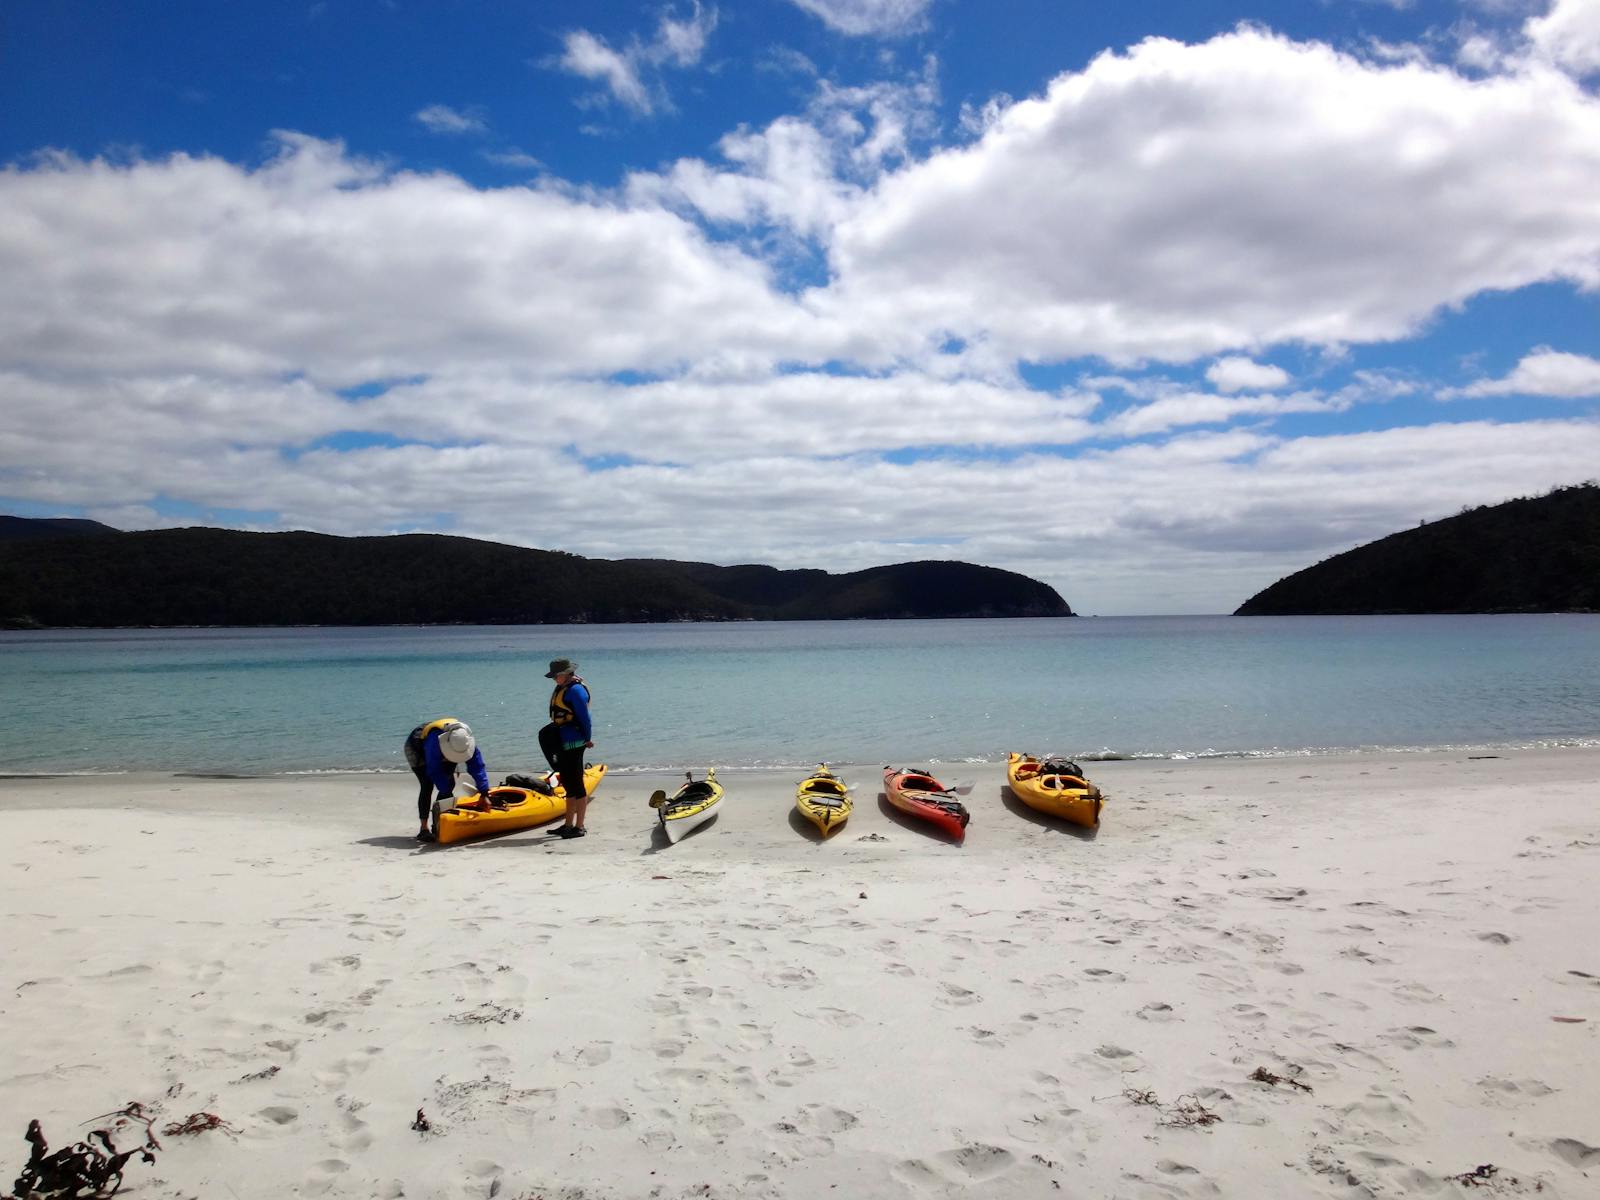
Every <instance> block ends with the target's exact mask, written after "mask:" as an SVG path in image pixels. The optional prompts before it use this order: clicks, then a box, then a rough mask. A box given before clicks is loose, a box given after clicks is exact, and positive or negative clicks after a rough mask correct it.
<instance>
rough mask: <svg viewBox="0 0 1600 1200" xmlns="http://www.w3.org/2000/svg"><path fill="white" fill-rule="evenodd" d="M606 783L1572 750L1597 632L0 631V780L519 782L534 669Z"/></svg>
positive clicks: (532, 710) (840, 628)
mask: <svg viewBox="0 0 1600 1200" xmlns="http://www.w3.org/2000/svg"><path fill="white" fill-rule="evenodd" d="M556 657H568V658H572V659H575V660H576V661H577V663H578V669H579V673H580V674H581V675H582V676H583V677H584V678H585V680H586V681H587V682H588V684H589V686H590V688H591V691H592V692H593V712H594V718H595V743H596V746H595V750H594V751H593V752H592V759H593V760H596V761H605V762H608V763H610V764H611V765H612V768H613V769H614V770H624V771H626V770H639V771H642V770H657V769H669V768H670V769H685V768H699V769H704V768H706V767H709V766H716V767H719V768H722V769H725V770H726V769H736V768H762V767H795V766H806V765H810V764H814V763H817V762H823V761H825V762H829V763H833V764H841V765H847V764H855V765H862V764H868V765H877V766H881V765H884V764H894V765H899V766H910V765H919V766H928V765H933V764H942V763H962V762H995V761H1004V759H1005V755H1006V752H1007V751H1008V750H1021V751H1025V752H1029V753H1035V754H1039V753H1045V752H1050V753H1061V754H1067V755H1071V756H1076V757H1078V758H1080V759H1107V758H1144V757H1152V758H1174V759H1179V758H1194V757H1207V756H1274V755H1315V754H1325V753H1332V752H1341V751H1352V750H1358V751H1359V750H1366V751H1375V752H1382V751H1391V750H1400V749H1424V748H1463V747H1465V748H1483V749H1485V750H1492V749H1495V748H1511V747H1545V746H1574V745H1587V746H1593V745H1600V615H1586V614H1567V615H1506V616H1366V617H1232V616H1210V617H1080V618H1060V619H1017V620H998V619H996V620H952V621H816V622H770V623H769V622H749V623H743V622H741V623H731V624H729V623H707V624H650V625H540V626H446V627H439V626H396V627H381V628H360V629H347V628H294V629H162V630H151V629H144V630H80V631H59V630H57V631H9V632H0V703H3V704H4V711H5V712H6V714H7V736H6V739H5V748H4V751H3V758H0V773H6V774H55V773H102V772H123V771H161V772H172V773H177V774H195V775H246V776H247V775H265V774H285V773H302V772H303V773H320V772H347V771H353V772H368V771H404V770H405V769H406V768H405V764H404V761H403V759H402V757H401V753H400V747H401V743H402V741H403V740H404V738H405V735H406V734H407V732H408V731H410V730H411V729H412V728H413V727H414V726H416V725H417V724H418V723H419V722H421V721H424V720H429V719H432V718H434V717H438V716H444V715H450V716H456V717H460V718H461V719H462V720H465V721H466V722H468V723H469V724H470V725H471V726H472V728H473V730H474V731H475V732H476V734H477V737H478V741H479V745H480V746H481V747H482V748H483V751H484V755H485V759H486V761H487V763H488V766H489V771H490V774H491V775H493V776H495V777H496V778H498V777H499V776H500V775H502V774H505V773H509V772H513V771H529V770H534V769H539V768H541V765H542V760H541V758H540V755H539V751H538V747H537V742H536V734H537V731H538V729H539V727H540V725H542V724H543V723H544V722H545V720H546V719H547V717H546V713H547V705H548V699H549V694H550V688H551V685H550V683H549V681H548V680H546V679H545V677H544V672H545V670H546V667H547V664H548V662H549V660H550V659H552V658H556Z"/></svg>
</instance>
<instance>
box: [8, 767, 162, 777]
mask: <svg viewBox="0 0 1600 1200" xmlns="http://www.w3.org/2000/svg"><path fill="white" fill-rule="evenodd" d="M131 774H133V772H132V771H125V770H113V769H111V768H109V767H108V768H106V769H105V770H103V771H102V770H94V769H87V770H82V771H6V772H4V773H3V774H0V779H95V778H97V777H99V776H101V775H107V776H112V775H131Z"/></svg>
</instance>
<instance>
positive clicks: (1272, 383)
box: [1206, 355, 1289, 392]
mask: <svg viewBox="0 0 1600 1200" xmlns="http://www.w3.org/2000/svg"><path fill="white" fill-rule="evenodd" d="M1206 378H1207V379H1208V380H1210V381H1211V386H1212V387H1214V388H1216V389H1217V391H1219V392H1242V391H1245V390H1247V389H1248V390H1251V391H1258V392H1270V391H1275V390H1276V389H1278V388H1281V387H1285V386H1287V385H1288V383H1289V372H1287V371H1285V370H1284V369H1283V368H1282V367H1275V366H1273V365H1272V364H1270V363H1258V362H1256V361H1255V360H1254V359H1250V358H1241V357H1239V356H1237V355H1230V356H1228V357H1226V358H1219V359H1217V361H1216V362H1214V363H1212V364H1211V365H1210V366H1209V367H1207V368H1206Z"/></svg>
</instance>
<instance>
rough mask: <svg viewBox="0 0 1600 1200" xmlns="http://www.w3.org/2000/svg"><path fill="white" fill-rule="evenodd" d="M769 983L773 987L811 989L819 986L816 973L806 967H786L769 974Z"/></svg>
mask: <svg viewBox="0 0 1600 1200" xmlns="http://www.w3.org/2000/svg"><path fill="white" fill-rule="evenodd" d="M767 982H768V983H770V984H771V985H772V986H773V987H781V988H803V989H810V988H814V987H816V986H817V983H818V980H817V976H816V973H815V972H814V971H811V970H808V969H807V968H805V967H784V968H782V969H780V970H777V971H772V972H769V973H768V975H767Z"/></svg>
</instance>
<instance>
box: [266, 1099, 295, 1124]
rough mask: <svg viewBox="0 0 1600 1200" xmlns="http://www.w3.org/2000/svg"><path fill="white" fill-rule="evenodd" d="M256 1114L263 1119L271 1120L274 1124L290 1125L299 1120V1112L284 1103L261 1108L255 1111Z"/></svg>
mask: <svg viewBox="0 0 1600 1200" xmlns="http://www.w3.org/2000/svg"><path fill="white" fill-rule="evenodd" d="M256 1116H258V1117H260V1118H261V1119H262V1120H263V1121H271V1122H272V1123H273V1124H274V1125H290V1124H293V1123H294V1122H295V1121H297V1120H299V1118H300V1113H299V1112H298V1111H297V1110H295V1109H292V1108H287V1107H285V1106H284V1105H281V1104H274V1105H272V1106H271V1107H269V1108H263V1109H262V1110H261V1111H260V1112H258V1113H256Z"/></svg>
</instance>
